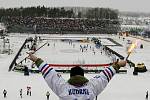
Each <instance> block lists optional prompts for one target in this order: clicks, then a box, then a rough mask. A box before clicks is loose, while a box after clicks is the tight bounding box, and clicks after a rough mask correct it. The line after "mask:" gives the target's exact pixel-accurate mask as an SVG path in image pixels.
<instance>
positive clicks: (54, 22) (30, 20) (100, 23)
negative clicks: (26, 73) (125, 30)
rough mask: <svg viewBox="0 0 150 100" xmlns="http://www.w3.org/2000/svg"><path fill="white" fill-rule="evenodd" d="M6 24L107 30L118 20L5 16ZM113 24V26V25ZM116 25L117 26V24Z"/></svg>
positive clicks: (41, 27) (64, 29) (81, 30)
mask: <svg viewBox="0 0 150 100" xmlns="http://www.w3.org/2000/svg"><path fill="white" fill-rule="evenodd" d="M5 24H6V25H7V26H15V25H19V26H23V27H26V28H33V29H34V31H37V32H38V30H48V31H51V30H55V31H58V32H60V31H75V32H88V31H92V30H97V31H100V30H108V29H110V28H115V27H116V26H117V25H119V23H118V21H114V20H106V19H99V20H98V19H97V20H96V19H87V18H82V19H81V18H46V17H7V18H5ZM114 26H115V27H114ZM117 27H118V26H117Z"/></svg>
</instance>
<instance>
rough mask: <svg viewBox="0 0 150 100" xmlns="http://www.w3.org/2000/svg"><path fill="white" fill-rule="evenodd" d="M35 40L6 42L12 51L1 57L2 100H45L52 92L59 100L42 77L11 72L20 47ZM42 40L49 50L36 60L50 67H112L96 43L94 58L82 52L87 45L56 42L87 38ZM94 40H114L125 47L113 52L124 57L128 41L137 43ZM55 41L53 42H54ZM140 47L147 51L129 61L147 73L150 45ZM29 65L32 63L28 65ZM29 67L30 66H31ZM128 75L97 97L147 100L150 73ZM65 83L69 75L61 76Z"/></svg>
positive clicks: (138, 52)
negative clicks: (62, 65)
mask: <svg viewBox="0 0 150 100" xmlns="http://www.w3.org/2000/svg"><path fill="white" fill-rule="evenodd" d="M31 36H32V37H34V35H29V34H24V35H21V34H11V35H10V36H8V37H7V38H9V39H10V43H11V44H10V47H11V48H12V49H13V52H12V54H10V55H8V54H0V65H1V66H0V80H1V81H0V100H46V96H45V94H46V92H47V91H50V100H52V99H53V100H59V99H58V97H57V96H56V95H55V94H54V93H53V92H52V91H51V90H50V88H49V87H48V86H47V84H46V82H45V81H44V79H43V77H42V75H41V74H30V75H29V76H24V74H23V73H18V72H13V71H11V72H8V68H9V65H10V63H11V62H12V60H13V58H14V57H15V55H16V54H17V52H18V50H19V49H20V47H21V45H22V44H23V42H24V40H25V39H26V38H27V37H31ZM38 36H41V37H42V38H45V39H49V40H45V41H42V42H39V46H40V45H42V44H43V43H45V42H48V43H49V44H50V46H44V47H43V48H41V49H40V50H39V51H38V52H36V55H37V56H40V57H41V58H43V59H44V60H46V61H47V62H48V63H60V64H66V63H67V64H69V63H70V64H78V63H80V64H81V63H82V64H94V63H100V64H101V63H110V62H111V58H110V57H108V56H106V55H105V53H104V52H103V53H102V54H101V53H100V51H101V50H100V49H96V48H95V46H94V44H93V43H89V44H88V45H89V46H91V48H94V51H95V55H94V54H93V51H92V50H90V49H88V50H87V51H85V52H81V51H80V45H87V44H86V43H76V42H75V43H74V47H73V45H69V44H68V43H66V42H61V41H59V40H56V39H58V38H74V39H76V38H79V37H80V38H85V37H87V35H86V36H84V35H71V36H70V35H38ZM88 37H93V35H88ZM95 37H101V38H108V37H109V38H112V39H114V40H115V41H117V42H118V43H120V44H122V45H123V46H122V47H119V46H109V47H110V48H111V49H113V50H115V51H117V52H119V53H120V54H122V55H123V56H124V57H126V56H127V54H126V47H127V40H135V38H132V37H125V40H123V37H120V38H119V36H116V35H109V36H108V35H95ZM50 38H51V39H52V38H53V40H51V39H50ZM102 43H103V44H105V45H108V44H111V45H114V44H113V43H112V42H110V41H108V40H107V39H102ZM140 43H142V44H143V46H144V48H143V49H140V48H136V49H135V50H134V52H133V53H132V54H131V56H130V57H129V59H130V60H131V61H133V62H134V63H136V64H137V63H139V62H140V63H141V62H143V63H145V65H146V66H147V69H148V70H150V67H149V66H150V56H149V53H150V51H149V49H150V43H149V42H146V41H143V40H140ZM26 51H27V50H23V52H22V56H20V57H19V60H21V59H23V58H24V57H26V56H27V55H26V53H25V52H26ZM19 60H18V62H19ZM27 62H28V64H30V62H29V61H27ZM28 66H30V65H28ZM126 69H127V74H116V75H115V76H114V77H113V79H112V80H111V81H110V83H109V84H108V86H107V87H106V88H105V90H104V91H103V92H102V93H101V94H100V95H99V96H98V100H145V95H146V91H147V90H149V91H150V85H149V84H150V78H149V77H150V72H149V71H147V72H145V73H139V74H138V76H133V68H130V67H129V66H128V65H127V66H126ZM95 75H96V74H92V73H91V74H85V76H86V77H87V78H91V77H94V76H95ZM62 76H63V77H64V79H66V81H67V79H69V74H62ZM27 86H31V88H32V89H31V90H32V96H27V95H26V87H27ZM3 89H6V90H7V92H8V95H7V98H5V99H4V98H3V93H2V92H3ZM20 89H23V98H22V99H21V98H20V96H19V90H20Z"/></svg>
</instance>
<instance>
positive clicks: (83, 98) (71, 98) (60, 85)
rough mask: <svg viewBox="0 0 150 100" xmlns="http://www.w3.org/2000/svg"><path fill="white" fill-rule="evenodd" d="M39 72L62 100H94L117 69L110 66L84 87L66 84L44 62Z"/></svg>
mask: <svg viewBox="0 0 150 100" xmlns="http://www.w3.org/2000/svg"><path fill="white" fill-rule="evenodd" d="M39 70H40V71H41V72H42V75H43V77H44V79H45V80H46V82H47V84H48V86H49V87H50V88H51V89H52V91H53V92H54V93H56V95H57V96H58V97H59V99H60V100H94V98H95V97H96V96H97V95H98V94H100V93H101V92H102V91H103V90H104V88H105V87H106V85H107V84H108V82H109V81H110V79H111V78H112V77H113V75H114V74H115V73H116V71H115V69H114V68H113V67H112V66H110V67H108V68H105V69H104V70H103V71H102V72H101V73H100V74H99V75H96V76H95V77H93V78H91V79H90V80H89V82H87V83H86V84H85V85H84V86H81V87H76V86H73V85H70V84H69V83H68V82H66V81H65V80H64V79H63V78H62V77H61V75H60V74H58V73H57V72H56V71H55V70H54V69H53V68H52V67H51V66H49V65H48V64H46V63H44V62H43V63H42V64H41V65H40V66H39Z"/></svg>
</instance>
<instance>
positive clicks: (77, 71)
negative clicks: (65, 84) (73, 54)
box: [70, 66, 84, 77]
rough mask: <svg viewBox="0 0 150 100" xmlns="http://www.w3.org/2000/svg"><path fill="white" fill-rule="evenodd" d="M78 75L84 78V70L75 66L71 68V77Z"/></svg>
mask: <svg viewBox="0 0 150 100" xmlns="http://www.w3.org/2000/svg"><path fill="white" fill-rule="evenodd" d="M76 75H81V76H84V70H83V69H82V68H81V67H79V66H75V67H73V68H71V70H70V77H72V76H76Z"/></svg>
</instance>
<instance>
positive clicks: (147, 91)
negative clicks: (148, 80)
mask: <svg viewBox="0 0 150 100" xmlns="http://www.w3.org/2000/svg"><path fill="white" fill-rule="evenodd" d="M146 100H148V91H146Z"/></svg>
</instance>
